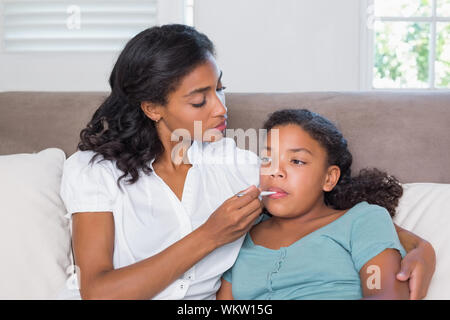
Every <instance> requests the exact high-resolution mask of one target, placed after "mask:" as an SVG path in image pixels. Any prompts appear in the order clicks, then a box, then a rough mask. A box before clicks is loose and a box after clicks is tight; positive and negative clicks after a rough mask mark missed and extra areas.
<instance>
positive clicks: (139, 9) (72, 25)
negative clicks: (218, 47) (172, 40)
mask: <svg viewBox="0 0 450 320" xmlns="http://www.w3.org/2000/svg"><path fill="white" fill-rule="evenodd" d="M183 5H184V6H185V7H186V6H187V3H185V1H184V0H176V1H175V0H127V1H118V0H47V1H37V0H31V1H30V0H4V1H1V2H0V12H1V13H2V14H1V17H0V19H1V21H0V23H1V30H2V33H1V34H2V47H1V48H2V49H3V50H2V51H4V52H36V51H42V52H58V51H85V52H86V51H87V52H99V51H119V50H121V49H122V48H123V46H124V45H125V43H126V42H127V41H128V40H129V39H130V38H132V37H133V36H134V35H136V34H137V33H139V32H140V31H142V30H144V29H146V28H149V27H151V26H154V25H157V24H161V23H163V22H167V21H161V20H164V19H161V11H166V12H165V13H164V12H163V15H162V16H164V17H165V18H167V17H168V18H167V19H168V20H171V21H170V22H174V20H177V18H175V19H174V17H173V15H174V14H173V12H178V11H183V8H182V6H183ZM180 8H181V10H180ZM185 10H186V9H185ZM170 15H172V16H170ZM181 15H182V14H180V16H181ZM187 18H189V13H188V12H187V10H186V12H184V19H183V20H185V19H187ZM179 20H181V19H179ZM178 22H181V21H178Z"/></svg>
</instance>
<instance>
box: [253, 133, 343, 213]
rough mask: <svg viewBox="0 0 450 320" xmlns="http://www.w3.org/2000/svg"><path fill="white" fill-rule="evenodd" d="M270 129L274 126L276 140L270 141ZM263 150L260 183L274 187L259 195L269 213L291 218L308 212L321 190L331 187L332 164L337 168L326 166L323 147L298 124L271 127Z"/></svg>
mask: <svg viewBox="0 0 450 320" xmlns="http://www.w3.org/2000/svg"><path fill="white" fill-rule="evenodd" d="M274 129H278V134H279V139H277V140H278V141H271V140H272V136H273V135H274V134H275V132H274ZM275 137H276V134H275ZM274 140H275V139H274ZM277 144H278V151H277V146H276V145H277ZM265 150H266V151H265V152H263V154H262V156H261V160H262V165H261V176H260V187H261V189H262V190H268V191H277V193H276V194H273V195H271V196H266V197H263V203H264V205H265V207H266V208H267V210H268V211H269V212H270V213H271V214H272V215H274V216H279V217H285V218H290V217H292V218H293V217H296V216H298V215H299V214H301V213H303V212H308V211H309V210H311V209H312V208H313V207H314V206H315V205H316V204H317V203H318V201H322V202H323V191H330V190H331V189H332V188H333V187H334V185H335V183H334V182H335V181H334V180H335V179H336V176H335V174H336V168H337V170H339V168H338V167H337V166H330V167H328V165H327V154H326V151H325V149H324V148H323V147H322V146H321V145H320V144H319V143H318V142H317V141H316V140H314V139H313V138H312V137H311V136H310V135H309V134H308V133H307V132H306V131H304V130H303V129H302V128H301V127H300V126H298V125H294V124H288V125H283V126H277V127H274V128H272V130H270V131H269V132H268V135H267V141H266V149H265ZM277 162H278V163H277ZM277 164H278V165H277ZM330 173H331V177H330ZM330 178H331V179H330ZM337 178H339V176H337ZM336 181H337V180H336ZM330 188H331V189H330Z"/></svg>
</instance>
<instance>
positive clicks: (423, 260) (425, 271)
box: [395, 225, 436, 300]
mask: <svg viewBox="0 0 450 320" xmlns="http://www.w3.org/2000/svg"><path fill="white" fill-rule="evenodd" d="M395 229H396V230H397V233H398V237H399V239H400V242H401V243H402V246H403V247H404V248H405V250H406V251H407V252H408V254H407V255H406V256H405V257H404V258H403V260H402V261H401V270H400V272H399V273H397V279H398V280H400V281H408V280H409V289H410V291H411V297H410V298H411V299H412V300H416V299H422V298H424V297H425V296H426V294H427V291H428V287H429V286H430V282H431V278H432V277H433V273H434V270H435V268H436V253H435V252H434V249H433V246H432V245H431V244H430V243H429V242H428V241H426V240H424V239H422V238H420V237H419V236H417V235H415V234H414V233H412V232H409V231H408V230H405V229H403V228H401V227H399V226H397V225H395Z"/></svg>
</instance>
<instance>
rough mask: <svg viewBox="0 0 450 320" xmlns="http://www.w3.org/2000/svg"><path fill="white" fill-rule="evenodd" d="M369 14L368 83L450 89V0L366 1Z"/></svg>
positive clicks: (370, 85)
mask: <svg viewBox="0 0 450 320" xmlns="http://www.w3.org/2000/svg"><path fill="white" fill-rule="evenodd" d="M365 18H366V19H365V21H364V24H365V25H364V30H365V35H366V39H365V41H364V39H363V41H362V42H363V45H365V46H367V51H366V54H367V57H366V60H362V63H365V65H366V66H368V68H369V70H367V71H366V72H367V74H366V77H365V78H366V79H365V81H366V84H365V85H364V84H363V87H366V88H367V87H368V88H369V89H450V0H367V1H366V4H365ZM363 66H364V64H362V67H363ZM363 81H364V76H363Z"/></svg>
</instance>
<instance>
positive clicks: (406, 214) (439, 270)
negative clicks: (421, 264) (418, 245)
mask: <svg viewBox="0 0 450 320" xmlns="http://www.w3.org/2000/svg"><path fill="white" fill-rule="evenodd" d="M403 189H404V194H403V196H402V197H401V199H400V202H399V206H398V208H397V214H396V216H395V217H394V222H395V223H397V224H398V225H399V226H401V227H402V228H405V229H407V230H409V231H412V232H414V233H415V234H417V235H419V236H420V237H422V238H424V239H426V240H428V241H429V242H430V243H431V244H432V245H433V247H434V250H435V251H436V271H435V273H434V276H433V278H432V280H431V284H430V288H429V290H428V294H427V296H426V299H450V290H449V288H450V277H449V275H448V272H449V270H450V254H449V253H450V233H449V230H450V184H438V183H409V184H404V185H403Z"/></svg>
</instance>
